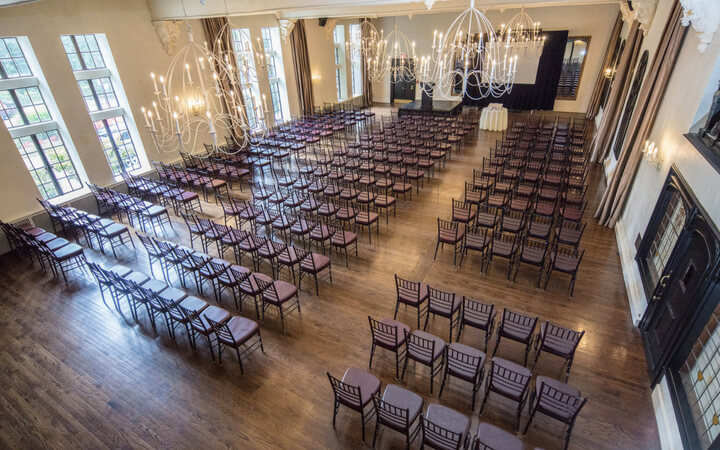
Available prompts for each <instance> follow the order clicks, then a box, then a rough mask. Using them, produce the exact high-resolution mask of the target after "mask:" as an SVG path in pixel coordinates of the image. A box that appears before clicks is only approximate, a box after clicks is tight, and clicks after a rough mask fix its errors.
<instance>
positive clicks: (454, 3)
mask: <svg viewBox="0 0 720 450" xmlns="http://www.w3.org/2000/svg"><path fill="white" fill-rule="evenodd" d="M0 1H1V0H0ZM147 1H148V4H149V6H150V15H151V17H152V19H153V20H169V19H185V18H190V19H197V18H203V17H221V16H227V15H230V16H252V15H265V14H272V15H275V16H277V18H278V19H317V18H321V17H335V18H361V17H370V16H377V17H390V16H406V15H408V14H428V13H430V14H436V13H450V12H460V11H464V10H465V9H466V8H467V6H468V4H469V3H470V0H434V2H433V5H432V10H428V8H427V4H426V0H362V1H358V0H207V1H206V4H205V5H204V6H203V5H201V4H200V2H199V1H198V0H192V1H191V0H187V1H185V3H184V6H185V9H183V7H182V5H183V4H182V3H180V2H179V1H178V0H147ZM476 3H482V5H478V9H483V10H490V9H493V10H494V9H519V8H520V7H524V8H526V9H529V8H541V7H554V6H589V5H603V4H604V5H617V4H618V0H477V2H476ZM633 3H634V2H633Z"/></svg>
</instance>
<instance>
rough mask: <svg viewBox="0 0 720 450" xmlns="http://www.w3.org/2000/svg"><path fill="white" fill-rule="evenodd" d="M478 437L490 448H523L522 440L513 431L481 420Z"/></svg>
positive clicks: (517, 449) (520, 449) (504, 449)
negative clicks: (510, 431) (509, 431)
mask: <svg viewBox="0 0 720 450" xmlns="http://www.w3.org/2000/svg"><path fill="white" fill-rule="evenodd" d="M477 439H478V441H480V443H481V444H483V445H485V446H486V447H490V448H497V449H503V450H522V449H523V443H522V441H521V440H520V439H519V438H518V437H517V436H515V435H514V434H512V433H508V432H507V431H505V430H501V429H500V428H498V427H496V426H494V425H490V424H488V423H484V422H481V423H480V424H479V425H478V428H477Z"/></svg>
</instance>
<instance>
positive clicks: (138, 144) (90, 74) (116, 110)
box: [60, 33, 150, 180]
mask: <svg viewBox="0 0 720 450" xmlns="http://www.w3.org/2000/svg"><path fill="white" fill-rule="evenodd" d="M78 36H83V37H87V36H92V37H93V39H94V40H95V43H96V45H97V48H98V53H99V55H100V58H101V59H102V62H103V65H104V67H100V68H97V67H95V68H88V66H87V64H86V62H85V59H84V58H83V57H82V56H78V55H80V54H81V51H80V48H79V45H78V43H77V37H78ZM66 37H67V38H69V39H70V41H71V42H72V44H73V47H74V49H75V51H76V53H75V55H76V56H77V57H78V58H79V60H80V63H81V68H79V69H74V68H73V64H72V60H71V58H70V52H68V51H67V49H66V50H65V53H66V56H67V59H68V62H69V64H70V69H71V70H72V72H73V76H74V77H75V81H76V84H77V86H78V90H79V91H80V95H81V97H82V98H83V103H85V108H86V109H87V112H88V115H89V116H90V120H91V121H92V126H93V132H94V133H95V134H96V136H97V137H98V143H99V144H100V149H101V150H102V152H103V155H104V156H105V159H106V161H107V163H108V168H109V169H110V173H111V174H112V176H113V178H114V179H115V180H121V179H122V175H123V173H128V174H135V173H142V172H144V171H147V170H150V164H149V161H148V158H147V154H146V152H145V148H144V146H143V142H142V139H141V137H140V134H139V132H138V129H137V124H136V122H135V119H134V117H133V115H132V110H131V108H130V105H129V101H128V100H127V97H126V95H125V89H124V87H123V85H122V80H121V79H120V75H119V72H118V70H117V66H116V65H115V60H114V58H113V55H112V49H111V48H110V44H109V42H108V41H107V37H106V36H105V35H104V34H102V33H85V34H64V35H61V36H60V41H61V43H63V48H65V46H64V41H63V38H66ZM93 61H95V57H93ZM105 79H107V80H108V82H109V84H110V87H111V88H112V94H113V97H114V99H115V106H112V105H108V107H107V108H102V105H101V102H100V95H107V92H106V93H104V94H98V92H97V89H96V87H95V81H99V80H105ZM83 82H86V83H88V86H89V88H90V91H91V94H92V99H93V101H94V102H95V106H97V108H98V109H97V110H95V111H93V110H91V107H90V105H89V103H88V101H87V99H88V97H86V96H85V93H84V92H83V88H82V86H81V84H82V83H83ZM119 116H121V117H122V118H123V121H124V123H125V127H126V129H127V132H128V134H129V137H130V140H131V144H132V147H133V153H134V155H135V156H134V158H135V159H136V161H138V162H139V164H140V165H139V167H135V166H136V164H134V163H132V162H126V161H123V160H122V158H121V157H120V149H119V146H117V145H116V143H115V142H114V140H113V139H111V142H112V143H113V144H112V145H113V147H114V148H113V149H111V154H115V155H116V157H118V158H120V161H121V163H120V168H121V169H122V172H121V173H117V172H116V171H115V170H113V162H112V161H111V159H110V158H109V156H108V149H106V148H105V145H104V144H103V141H102V139H101V138H100V134H99V133H98V131H97V128H96V123H97V122H99V121H102V122H103V123H104V124H105V128H106V131H105V132H106V133H107V135H108V137H109V136H111V134H112V133H111V131H110V126H109V125H108V122H107V121H108V120H110V119H116V118H117V117H119ZM126 167H135V168H133V169H132V170H130V171H126Z"/></svg>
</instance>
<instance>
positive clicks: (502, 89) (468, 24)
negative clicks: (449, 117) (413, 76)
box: [417, 0, 518, 100]
mask: <svg viewBox="0 0 720 450" xmlns="http://www.w3.org/2000/svg"><path fill="white" fill-rule="evenodd" d="M510 41H511V37H510V35H508V36H506V37H505V40H501V39H500V38H498V36H497V35H496V33H495V30H494V27H493V25H492V24H491V23H490V20H488V18H487V17H486V16H485V14H483V13H482V12H481V11H480V10H478V9H477V8H476V7H475V0H470V7H469V8H468V9H466V10H465V11H463V12H462V13H460V15H459V16H458V17H457V18H456V19H455V20H454V21H453V22H452V24H451V25H450V27H449V28H448V29H447V31H446V32H445V33H439V34H438V33H437V31H435V33H434V35H433V45H432V53H431V54H430V55H427V56H423V57H422V58H421V59H420V65H419V68H418V70H417V74H418V79H419V80H420V81H421V84H420V86H421V89H423V90H424V91H425V92H426V93H427V94H428V95H433V94H435V93H437V92H440V93H442V94H445V95H448V96H449V95H460V96H463V97H465V96H467V97H468V98H470V99H472V100H479V99H481V98H485V97H488V96H492V97H500V96H502V95H503V94H506V93H509V92H510V91H511V90H512V86H513V83H514V81H515V73H516V71H517V60H518V55H517V49H516V48H515V47H514V46H512V45H511V42H510Z"/></svg>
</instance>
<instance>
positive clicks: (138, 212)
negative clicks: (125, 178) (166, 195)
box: [88, 184, 173, 233]
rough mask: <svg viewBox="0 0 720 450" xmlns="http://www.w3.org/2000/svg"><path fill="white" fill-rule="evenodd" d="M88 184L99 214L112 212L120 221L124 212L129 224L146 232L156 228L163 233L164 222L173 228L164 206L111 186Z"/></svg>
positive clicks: (110, 213)
mask: <svg viewBox="0 0 720 450" xmlns="http://www.w3.org/2000/svg"><path fill="white" fill-rule="evenodd" d="M88 186H89V187H90V190H91V191H92V193H93V195H94V197H95V200H96V201H97V204H98V209H99V210H100V211H101V214H103V213H107V214H109V215H111V216H112V215H113V214H114V215H116V216H117V218H118V220H120V221H122V216H123V214H125V217H126V218H127V220H128V222H129V223H130V226H132V227H135V228H138V227H139V228H140V229H141V230H143V231H144V232H146V233H147V232H148V229H150V230H152V231H153V232H155V230H156V229H157V228H160V229H161V230H163V233H165V228H164V226H165V224H168V225H169V226H170V228H173V225H172V221H171V220H170V213H169V212H168V210H167V208H166V207H165V206H162V205H156V204H154V203H151V202H148V201H145V200H143V199H141V198H138V197H134V196H132V195H129V194H125V193H123V192H119V191H116V190H114V189H111V188H107V187H102V186H97V185H93V184H88Z"/></svg>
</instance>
